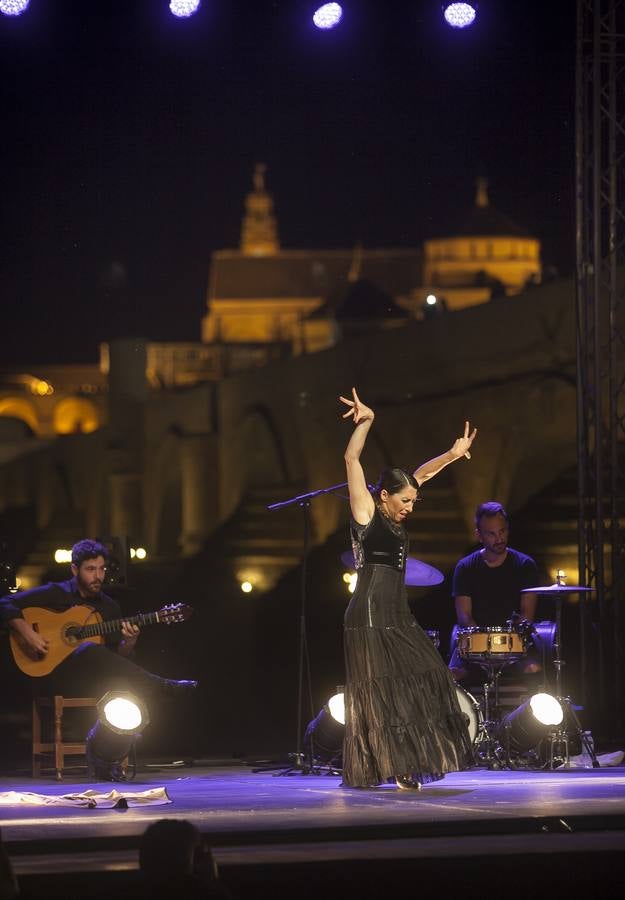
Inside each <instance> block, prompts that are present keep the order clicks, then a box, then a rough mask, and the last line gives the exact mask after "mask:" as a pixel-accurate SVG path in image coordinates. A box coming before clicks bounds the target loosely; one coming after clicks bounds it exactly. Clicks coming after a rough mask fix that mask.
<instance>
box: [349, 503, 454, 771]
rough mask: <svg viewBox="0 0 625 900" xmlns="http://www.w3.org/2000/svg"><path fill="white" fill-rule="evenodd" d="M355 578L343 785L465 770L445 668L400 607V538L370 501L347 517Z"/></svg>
mask: <svg viewBox="0 0 625 900" xmlns="http://www.w3.org/2000/svg"><path fill="white" fill-rule="evenodd" d="M352 543H353V547H354V556H355V559H356V568H357V570H358V584H357V587H356V590H355V591H354V595H353V597H352V600H351V603H350V604H349V607H348V608H347V612H346V613H345V667H346V685H345V709H346V729H345V740H344V744H343V783H344V784H345V785H347V786H350V787H366V786H368V785H375V784H380V783H382V782H385V781H387V780H388V779H389V778H392V777H393V776H396V775H400V776H401V775H407V774H414V775H415V776H416V777H419V775H425V774H444V773H445V772H454V771H458V770H459V769H463V768H466V766H467V765H468V763H469V760H470V742H469V735H468V731H467V725H466V720H465V718H464V716H463V715H462V713H461V711H460V707H459V705H458V701H457V699H456V697H457V693H456V686H455V683H454V681H453V678H452V677H451V675H450V673H449V671H448V669H447V666H446V665H445V664H444V662H443V660H442V657H441V656H440V654H439V652H438V650H437V649H436V648H435V647H434V645H433V643H432V642H431V640H430V639H429V637H428V636H427V635H426V634H425V632H424V631H423V629H422V628H420V626H419V625H418V624H417V623H416V621H415V619H414V617H413V616H412V614H411V613H410V610H409V608H408V602H407V597H406V588H405V584H404V572H405V568H406V556H407V552H408V538H407V535H406V531H405V529H404V527H403V526H402V525H398V524H395V523H393V522H391V521H390V519H388V518H387V517H386V516H385V515H384V514H383V513H382V512H381V511H380V510H379V509H378V508H377V507H376V510H375V513H374V515H373V518H372V519H371V521H370V522H369V523H368V524H367V525H359V524H358V523H356V522H354V521H353V520H352Z"/></svg>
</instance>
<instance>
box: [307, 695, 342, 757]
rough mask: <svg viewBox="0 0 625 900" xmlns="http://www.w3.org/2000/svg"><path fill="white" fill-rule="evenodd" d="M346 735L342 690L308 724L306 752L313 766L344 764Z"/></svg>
mask: <svg viewBox="0 0 625 900" xmlns="http://www.w3.org/2000/svg"><path fill="white" fill-rule="evenodd" d="M344 733H345V696H344V694H343V692H342V690H341V689H340V688H337V693H336V694H334V695H333V696H332V697H330V699H329V700H328V702H327V703H326V704H325V706H324V707H323V709H322V710H321V711H320V712H319V714H318V715H317V716H315V718H314V719H313V720H312V721H311V722H309V723H308V726H307V728H306V733H305V735H304V752H305V753H306V758H307V759H308V761H309V764H310V765H311V766H313V765H315V764H317V765H328V766H332V767H334V766H338V767H340V766H341V764H342V750H343V734H344Z"/></svg>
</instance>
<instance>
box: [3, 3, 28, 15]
mask: <svg viewBox="0 0 625 900" xmlns="http://www.w3.org/2000/svg"><path fill="white" fill-rule="evenodd" d="M29 4H30V0H0V12H1V13H2V14H3V15H5V16H21V15H22V13H23V12H26V10H27V9H28V6H29Z"/></svg>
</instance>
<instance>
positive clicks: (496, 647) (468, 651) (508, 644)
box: [458, 625, 527, 662]
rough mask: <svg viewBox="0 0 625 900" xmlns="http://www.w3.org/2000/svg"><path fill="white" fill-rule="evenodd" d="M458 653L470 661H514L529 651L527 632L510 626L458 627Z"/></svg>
mask: <svg viewBox="0 0 625 900" xmlns="http://www.w3.org/2000/svg"><path fill="white" fill-rule="evenodd" d="M458 653H459V654H460V656H461V657H462V659H466V660H469V661H470V662H496V661H497V660H499V661H501V662H512V661H514V660H517V659H522V658H523V657H524V656H525V655H526V653H527V638H526V636H525V634H523V633H521V632H519V631H517V629H516V628H510V627H509V626H503V625H502V626H500V625H491V626H487V627H485V628H482V627H478V626H473V627H472V628H459V629H458Z"/></svg>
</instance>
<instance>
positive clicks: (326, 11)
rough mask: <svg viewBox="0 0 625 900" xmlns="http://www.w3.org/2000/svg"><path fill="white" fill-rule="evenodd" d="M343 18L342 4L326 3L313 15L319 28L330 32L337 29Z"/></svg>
mask: <svg viewBox="0 0 625 900" xmlns="http://www.w3.org/2000/svg"><path fill="white" fill-rule="evenodd" d="M342 18H343V7H342V6H341V4H340V3H324V4H323V5H322V6H318V7H317V9H316V11H315V12H314V14H313V23H314V24H315V25H316V27H317V28H321V29H322V30H323V31H328V30H329V29H330V28H336V26H337V25H338V24H339V23H340V21H341V19H342Z"/></svg>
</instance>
